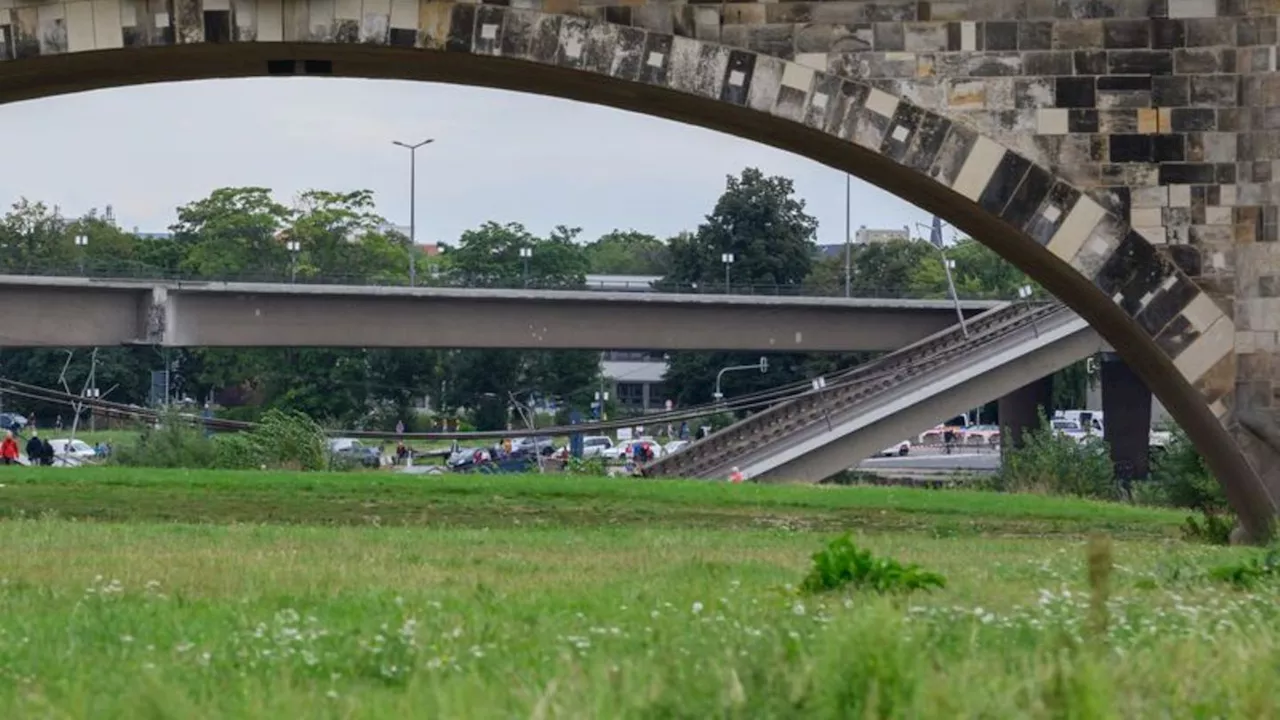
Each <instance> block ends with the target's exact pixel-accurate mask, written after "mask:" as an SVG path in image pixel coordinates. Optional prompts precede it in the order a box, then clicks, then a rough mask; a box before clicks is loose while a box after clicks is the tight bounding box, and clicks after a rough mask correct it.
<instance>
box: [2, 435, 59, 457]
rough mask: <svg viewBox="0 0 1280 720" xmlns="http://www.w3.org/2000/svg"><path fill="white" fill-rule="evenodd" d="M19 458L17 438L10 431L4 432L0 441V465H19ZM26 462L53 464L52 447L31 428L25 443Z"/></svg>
mask: <svg viewBox="0 0 1280 720" xmlns="http://www.w3.org/2000/svg"><path fill="white" fill-rule="evenodd" d="M20 456H21V453H20V452H19V450H18V440H17V437H16V436H15V435H14V434H13V431H12V430H6V431H5V433H4V440H3V441H0V463H3V464H5V465H19V464H21V460H20ZM27 461H28V462H29V463H30V464H32V465H52V464H53V445H51V444H49V441H48V440H45V439H44V438H42V437H40V434H39V433H38V432H36V430H35V428H32V430H31V439H30V440H28V441H27Z"/></svg>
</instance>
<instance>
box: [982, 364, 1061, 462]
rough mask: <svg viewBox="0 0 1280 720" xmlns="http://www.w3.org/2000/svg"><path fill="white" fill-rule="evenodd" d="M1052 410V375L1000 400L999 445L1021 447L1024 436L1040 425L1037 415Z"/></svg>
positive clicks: (997, 415) (998, 413)
mask: <svg viewBox="0 0 1280 720" xmlns="http://www.w3.org/2000/svg"><path fill="white" fill-rule="evenodd" d="M1052 409H1053V376H1051V375H1050V376H1046V377H1042V378H1040V379H1039V380H1036V381H1035V382H1031V383H1028V384H1026V385H1023V386H1022V387H1020V388H1018V389H1017V390H1014V391H1013V392H1011V393H1009V394H1008V395H1005V396H1004V397H1002V398H1000V400H999V401H998V402H997V405H996V417H997V419H998V420H999V421H1000V445H1001V446H1002V447H1013V448H1017V447H1022V442H1023V434H1024V433H1026V432H1027V431H1030V430H1034V429H1035V428H1036V427H1037V426H1038V425H1039V424H1040V413H1041V412H1043V413H1045V414H1046V415H1048V414H1050V412H1051V411H1052Z"/></svg>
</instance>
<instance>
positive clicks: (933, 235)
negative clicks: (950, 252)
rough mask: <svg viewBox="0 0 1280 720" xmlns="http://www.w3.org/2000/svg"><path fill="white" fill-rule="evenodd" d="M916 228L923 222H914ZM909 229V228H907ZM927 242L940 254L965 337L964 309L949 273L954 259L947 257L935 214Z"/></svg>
mask: <svg viewBox="0 0 1280 720" xmlns="http://www.w3.org/2000/svg"><path fill="white" fill-rule="evenodd" d="M916 227H917V228H923V227H925V226H924V224H923V223H916ZM907 229H908V230H910V228H907ZM951 236H952V237H951V239H952V241H954V240H955V228H952V231H951ZM929 243H930V244H931V245H933V246H934V247H936V248H938V254H939V255H941V256H942V270H943V272H945V273H946V274H947V290H948V292H950V293H951V303H952V304H953V305H955V308H956V318H957V319H958V320H959V321H960V332H961V334H963V335H964V336H965V337H969V327H968V326H967V325H966V324H965V322H964V311H963V310H961V309H960V295H959V294H957V293H956V281H955V279H954V278H953V277H952V275H951V271H952V270H954V269H955V267H956V261H955V260H952V259H950V258H948V257H947V249H946V247H945V246H944V245H943V244H942V220H941V219H940V218H939V217H938V216H937V215H934V216H933V226H932V227H930V228H929Z"/></svg>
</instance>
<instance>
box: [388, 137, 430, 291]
mask: <svg viewBox="0 0 1280 720" xmlns="http://www.w3.org/2000/svg"><path fill="white" fill-rule="evenodd" d="M433 142H435V139H434V138H430V139H427V140H423V141H422V142H420V143H418V144H416V145H410V144H409V143H402V142H400V141H399V140H392V141H391V144H392V145H399V146H400V147H402V148H405V149H407V150H408V151H409V287H413V286H414V285H417V284H418V260H417V258H416V257H415V256H414V253H416V252H417V251H418V235H417V230H418V227H417V213H416V210H417V205H418V185H417V182H418V148H420V147H422V146H423V145H430V144H431V143H433Z"/></svg>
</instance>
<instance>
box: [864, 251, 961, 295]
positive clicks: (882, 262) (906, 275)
mask: <svg viewBox="0 0 1280 720" xmlns="http://www.w3.org/2000/svg"><path fill="white" fill-rule="evenodd" d="M938 257H939V256H938V250H937V248H935V247H934V246H932V245H930V244H929V243H927V242H921V241H919V240H891V241H889V242H882V243H859V244H857V245H855V246H854V247H853V257H852V263H851V264H852V270H853V271H852V273H851V276H852V282H851V285H852V288H853V293H852V294H853V296H854V297H895V296H903V295H906V296H915V295H924V296H930V295H932V296H934V297H946V293H947V283H946V280H945V278H944V279H943V280H942V284H941V287H940V288H936V287H934V286H932V285H923V282H922V281H919V280H917V279H916V276H917V275H919V274H920V273H921V272H924V270H922V269H925V268H928V269H931V268H932V267H933V264H936V265H937V268H938V272H939V273H941V272H942V263H941V262H940V261H939V260H938ZM930 277H932V276H930ZM921 291H923V292H921Z"/></svg>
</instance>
